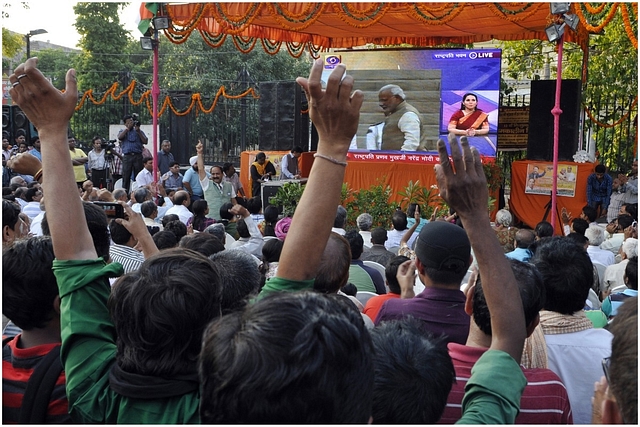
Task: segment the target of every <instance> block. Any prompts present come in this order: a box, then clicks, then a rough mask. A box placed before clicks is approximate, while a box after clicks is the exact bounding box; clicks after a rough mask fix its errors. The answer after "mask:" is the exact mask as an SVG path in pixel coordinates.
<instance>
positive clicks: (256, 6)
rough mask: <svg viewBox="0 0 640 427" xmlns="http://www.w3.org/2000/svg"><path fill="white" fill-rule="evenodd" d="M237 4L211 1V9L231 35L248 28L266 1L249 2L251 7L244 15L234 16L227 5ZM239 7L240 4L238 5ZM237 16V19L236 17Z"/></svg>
mask: <svg viewBox="0 0 640 427" xmlns="http://www.w3.org/2000/svg"><path fill="white" fill-rule="evenodd" d="M229 4H231V5H237V3H235V4H234V3H210V5H211V7H210V10H211V12H212V14H213V16H214V18H215V19H216V21H218V23H219V24H220V25H222V26H223V27H225V29H226V32H227V33H228V34H231V35H234V36H235V35H238V34H240V33H241V32H243V31H244V30H246V29H247V27H248V26H249V25H251V23H252V22H253V20H254V19H255V18H256V16H257V15H258V13H259V12H260V10H261V9H262V5H263V4H264V3H249V5H250V6H249V8H248V9H247V10H246V13H245V14H244V15H239V16H237V17H232V16H231V15H229V13H228V9H227V5H229ZM238 7H239V6H238ZM234 18H236V19H234Z"/></svg>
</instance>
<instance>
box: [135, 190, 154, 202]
mask: <svg viewBox="0 0 640 427" xmlns="http://www.w3.org/2000/svg"><path fill="white" fill-rule="evenodd" d="M150 196H151V191H149V190H148V189H147V188H144V187H141V188H138V189H137V190H136V191H135V193H133V198H134V199H135V200H136V203H144V202H145V201H146V200H149V197H150Z"/></svg>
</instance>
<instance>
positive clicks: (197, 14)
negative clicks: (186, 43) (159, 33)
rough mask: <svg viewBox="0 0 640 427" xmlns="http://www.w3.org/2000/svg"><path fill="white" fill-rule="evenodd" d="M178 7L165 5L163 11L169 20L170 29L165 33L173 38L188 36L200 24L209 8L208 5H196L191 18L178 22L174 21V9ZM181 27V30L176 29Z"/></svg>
mask: <svg viewBox="0 0 640 427" xmlns="http://www.w3.org/2000/svg"><path fill="white" fill-rule="evenodd" d="M177 7H180V6H178V5H175V6H171V5H165V10H166V11H167V15H168V16H169V19H171V27H170V28H169V29H168V30H167V31H166V33H169V34H171V35H173V36H187V37H188V36H189V35H190V34H191V32H192V31H193V30H194V29H195V28H196V27H197V26H198V24H200V21H201V20H202V19H203V17H204V16H205V11H206V10H207V9H208V8H209V4H208V3H207V4H202V3H196V4H195V7H194V8H193V12H192V13H191V16H190V17H189V18H188V19H187V20H186V21H180V20H177V19H175V14H174V8H177ZM176 25H177V26H178V27H182V30H179V29H177V28H176Z"/></svg>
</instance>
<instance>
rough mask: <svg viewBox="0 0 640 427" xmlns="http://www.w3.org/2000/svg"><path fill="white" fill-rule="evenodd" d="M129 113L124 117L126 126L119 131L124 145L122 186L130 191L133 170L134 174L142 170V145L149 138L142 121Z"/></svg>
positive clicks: (119, 137) (119, 136)
mask: <svg viewBox="0 0 640 427" xmlns="http://www.w3.org/2000/svg"><path fill="white" fill-rule="evenodd" d="M135 118H136V120H134V117H133V116H131V115H129V114H127V115H126V116H124V117H123V118H122V120H123V121H124V125H125V128H124V129H122V130H121V131H120V132H119V133H118V139H119V140H120V144H121V145H122V188H124V189H125V190H127V193H128V192H129V187H130V185H131V172H133V174H134V176H136V175H138V172H140V171H141V170H142V167H143V163H142V146H143V145H144V144H146V143H147V141H148V138H147V136H146V135H145V134H144V132H143V131H142V130H140V121H139V120H137V119H138V117H137V115H136V117H135Z"/></svg>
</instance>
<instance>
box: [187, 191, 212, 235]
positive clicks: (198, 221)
mask: <svg viewBox="0 0 640 427" xmlns="http://www.w3.org/2000/svg"><path fill="white" fill-rule="evenodd" d="M208 207H209V204H208V203H207V201H206V200H205V199H200V200H196V201H194V202H193V204H192V205H191V211H192V212H193V221H192V222H191V224H193V229H194V230H198V231H202V230H203V226H204V224H205V221H206V219H207V217H206V216H205V212H206V211H207V208H208Z"/></svg>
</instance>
